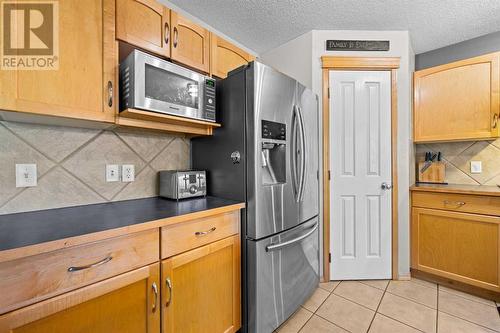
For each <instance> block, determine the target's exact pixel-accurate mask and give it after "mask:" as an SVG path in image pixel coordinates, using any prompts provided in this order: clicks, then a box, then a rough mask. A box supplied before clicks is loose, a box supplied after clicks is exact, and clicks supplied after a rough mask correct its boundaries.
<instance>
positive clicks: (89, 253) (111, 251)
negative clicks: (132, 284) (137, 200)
mask: <svg viewBox="0 0 500 333" xmlns="http://www.w3.org/2000/svg"><path fill="white" fill-rule="evenodd" d="M158 242H159V234H158V229H152V230H147V231H143V232H139V233H136V234H131V235H126V236H121V237H116V238H112V239H107V240H103V241H98V242H95V243H90V244H85V245H81V246H75V247H71V248H67V249H62V250H58V251H54V252H49V253H43V254H39V255H35V256H30V257H26V258H22V259H17V260H12V261H7V262H4V263H1V264H0V294H1V295H2V296H1V298H2V301H1V302H0V313H5V312H7V311H11V310H14V309H16V308H19V307H23V306H26V305H28V304H32V303H35V302H39V301H41V300H44V299H47V298H49V297H52V296H55V295H59V294H62V293H65V292H68V291H70V290H74V289H76V288H80V287H83V286H86V285H89V284H91V283H94V282H97V281H101V280H104V279H106V278H109V277H112V276H115V275H118V274H121V273H124V272H127V271H130V270H132V269H134V268H138V267H142V266H145V265H148V264H151V263H153V262H156V261H158V259H159V251H158Z"/></svg>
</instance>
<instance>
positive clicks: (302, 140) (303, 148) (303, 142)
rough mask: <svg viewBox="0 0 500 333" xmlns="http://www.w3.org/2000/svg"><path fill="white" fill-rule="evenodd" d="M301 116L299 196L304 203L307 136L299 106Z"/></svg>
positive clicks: (299, 110) (300, 110)
mask: <svg viewBox="0 0 500 333" xmlns="http://www.w3.org/2000/svg"><path fill="white" fill-rule="evenodd" d="M297 111H298V113H297V114H298V116H299V130H300V136H301V138H300V152H299V153H300V160H301V161H300V169H301V170H300V180H299V195H298V201H299V202H300V201H302V196H303V195H304V183H305V179H306V135H305V130H304V119H303V118H302V108H301V107H299V106H297Z"/></svg>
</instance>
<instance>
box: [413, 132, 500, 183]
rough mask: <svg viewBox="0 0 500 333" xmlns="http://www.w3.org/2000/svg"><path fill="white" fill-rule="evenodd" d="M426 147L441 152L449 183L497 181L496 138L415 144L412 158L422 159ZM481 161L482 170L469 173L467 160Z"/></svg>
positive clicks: (499, 166) (499, 149) (498, 142)
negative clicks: (491, 139)
mask: <svg viewBox="0 0 500 333" xmlns="http://www.w3.org/2000/svg"><path fill="white" fill-rule="evenodd" d="M426 151H433V152H436V153H437V152H438V151H440V152H441V153H442V154H443V161H444V162H445V165H446V177H445V181H446V182H448V183H450V184H472V185H497V184H500V139H498V140H496V141H476V142H450V143H429V144H419V145H417V153H416V161H417V162H418V161H423V160H424V157H425V152H426ZM471 161H482V167H483V172H482V173H475V174H474V173H471V172H470V162H471Z"/></svg>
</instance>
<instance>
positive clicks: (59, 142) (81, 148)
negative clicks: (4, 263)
mask: <svg viewBox="0 0 500 333" xmlns="http://www.w3.org/2000/svg"><path fill="white" fill-rule="evenodd" d="M16 163H36V164H37V173H38V186H36V187H30V188H16V182H15V164H16ZM106 164H120V165H122V164H134V165H135V181H134V182H131V183H123V182H109V183H108V182H106V181H105V165H106ZM188 167H189V140H188V139H187V138H185V137H184V136H183V135H171V134H166V133H159V132H146V131H140V130H135V129H121V128H120V129H114V130H94V129H82V128H73V127H60V126H46V125H34V124H24V123H14V122H4V121H2V122H0V170H1V172H0V214H9V213H17V212H23V211H32V210H39V209H48V208H58V207H67V206H75V205H84V204H92V203H101V202H108V201H116V200H127V199H137V198H146V197H152V196H156V195H157V193H158V189H157V187H158V185H157V183H158V182H157V177H158V171H159V170H169V169H186V168H188Z"/></svg>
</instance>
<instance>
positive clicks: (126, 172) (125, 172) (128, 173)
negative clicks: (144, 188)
mask: <svg viewBox="0 0 500 333" xmlns="http://www.w3.org/2000/svg"><path fill="white" fill-rule="evenodd" d="M134 180H135V167H134V165H133V164H124V165H122V182H133V181H134Z"/></svg>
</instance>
